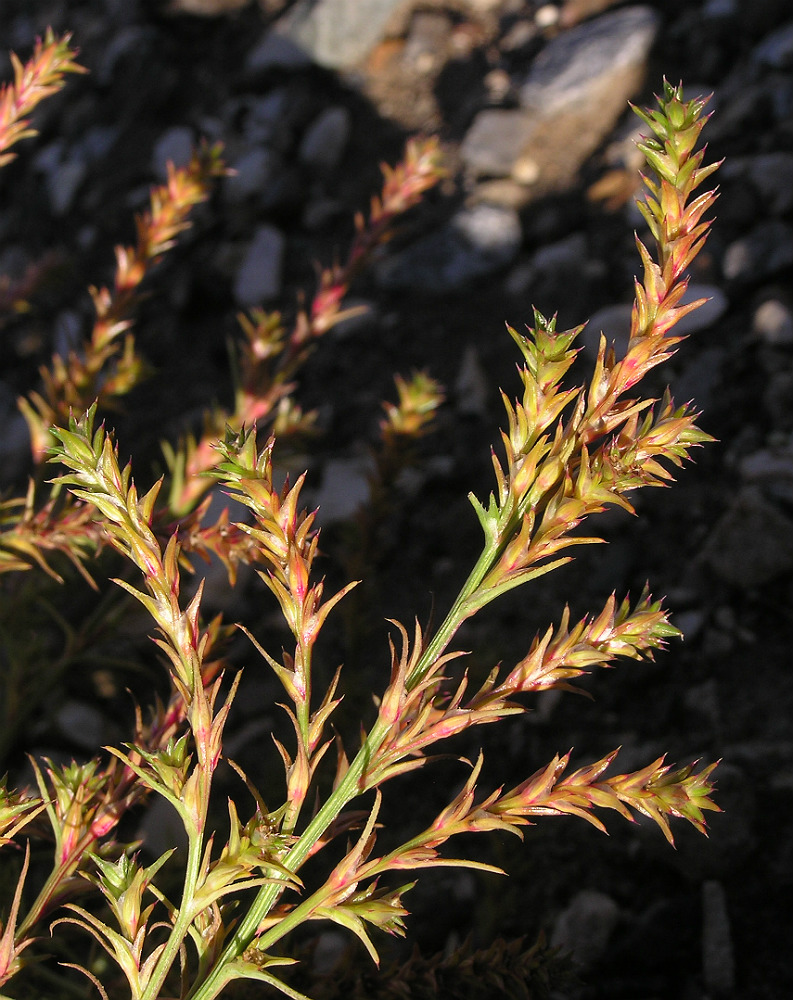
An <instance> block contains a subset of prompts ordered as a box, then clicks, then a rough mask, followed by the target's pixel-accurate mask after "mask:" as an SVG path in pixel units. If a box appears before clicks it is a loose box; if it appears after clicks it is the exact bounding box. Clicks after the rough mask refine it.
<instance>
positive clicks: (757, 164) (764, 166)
mask: <svg viewBox="0 0 793 1000" xmlns="http://www.w3.org/2000/svg"><path fill="white" fill-rule="evenodd" d="M720 172H721V174H722V178H721V179H722V180H723V181H726V180H735V181H736V182H737V183H739V184H747V183H748V184H750V185H751V186H752V187H753V188H754V190H755V191H756V192H757V193H758V195H759V196H760V200H761V202H762V204H763V208H764V209H765V210H766V211H767V212H768V213H769V214H770V215H784V214H785V213H786V212H788V211H790V209H791V207H793V153H789V152H786V151H782V150H778V151H776V152H773V153H757V154H756V155H754V156H743V157H738V158H735V159H732V160H730V161H728V162H727V163H725V164H724V167H723V168H722V170H721V171H720Z"/></svg>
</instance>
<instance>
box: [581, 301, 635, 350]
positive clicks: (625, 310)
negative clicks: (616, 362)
mask: <svg viewBox="0 0 793 1000" xmlns="http://www.w3.org/2000/svg"><path fill="white" fill-rule="evenodd" d="M632 308H633V307H632V306H631V304H630V303H627V302H621V303H618V304H617V305H613V306H604V307H603V308H602V309H598V310H597V312H596V313H594V314H593V315H592V317H591V318H590V320H589V322H588V323H587V325H586V326H585V327H584V330H583V332H582V333H581V336H580V342H581V344H582V345H583V348H584V350H585V351H586V353H587V354H588V355H589V357H590V358H596V357H597V353H598V350H599V348H600V335H601V333H602V334H603V336H604V337H605V338H606V343H607V344H609V345H611V344H612V343H613V344H614V352H615V354H616V356H617V357H618V358H621V357H623V355H624V354H625V352H626V351H627V350H628V341H629V340H630V336H631V310H632Z"/></svg>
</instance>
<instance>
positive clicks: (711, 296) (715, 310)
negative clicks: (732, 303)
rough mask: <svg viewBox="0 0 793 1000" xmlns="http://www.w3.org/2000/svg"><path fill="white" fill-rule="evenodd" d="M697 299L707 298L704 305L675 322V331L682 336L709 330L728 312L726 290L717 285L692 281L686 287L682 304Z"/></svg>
mask: <svg viewBox="0 0 793 1000" xmlns="http://www.w3.org/2000/svg"><path fill="white" fill-rule="evenodd" d="M697 299H705V300H706V301H705V302H704V304H703V305H701V306H700V307H699V308H698V309H695V310H694V311H693V312H690V313H689V314H688V315H687V316H683V318H682V319H680V320H678V321H677V323H676V324H675V329H674V332H675V334H679V335H681V336H688V334H691V333H696V332H697V331H698V330H707V329H708V327H711V326H713V325H714V324H715V323H718V321H719V320H720V319H721V317H722V316H723V315H724V314H725V313H726V312H727V307H728V306H729V301H728V299H727V296H726V295H725V294H724V292H723V291H722V290H721V289H720V288H718V287H717V286H716V285H701V284H697V283H692V284H690V285H689V286H688V288H687V289H686V291H685V293H684V295H683V297H682V298H681V300H680V304H681V305H688V304H689V303H690V302H696V301H697Z"/></svg>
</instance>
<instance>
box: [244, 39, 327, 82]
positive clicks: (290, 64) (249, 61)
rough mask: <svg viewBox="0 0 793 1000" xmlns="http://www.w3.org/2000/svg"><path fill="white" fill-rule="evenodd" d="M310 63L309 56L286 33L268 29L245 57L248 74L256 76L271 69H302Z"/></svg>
mask: <svg viewBox="0 0 793 1000" xmlns="http://www.w3.org/2000/svg"><path fill="white" fill-rule="evenodd" d="M310 65H311V58H310V57H309V55H308V53H307V52H306V50H305V49H303V48H301V46H300V45H298V44H297V43H296V42H294V41H293V40H292V39H291V38H289V37H288V36H287V35H283V34H279V33H278V32H276V31H268V32H267V34H266V35H265V36H264V38H263V39H262V40H261V41H260V42H259V44H258V45H256V46H255V47H254V48H252V49H251V50H250V52H249V53H248V55H247V56H246V58H245V70H246V72H247V74H248V75H249V76H258V75H260V74H263V73H268V72H269V71H270V70H273V69H290V70H295V69H303V68H304V67H306V66H310Z"/></svg>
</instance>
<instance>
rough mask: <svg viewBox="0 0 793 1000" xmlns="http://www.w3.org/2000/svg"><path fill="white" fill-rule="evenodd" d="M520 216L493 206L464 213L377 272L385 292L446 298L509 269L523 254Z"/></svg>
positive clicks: (384, 262)
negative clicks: (410, 290)
mask: <svg viewBox="0 0 793 1000" xmlns="http://www.w3.org/2000/svg"><path fill="white" fill-rule="evenodd" d="M521 239H522V232H521V226H520V219H519V218H518V214H517V212H515V211H513V210H512V209H509V208H501V207H498V206H495V205H485V204H482V205H475V206H474V207H473V208H466V209H462V210H461V211H460V212H458V213H457V214H456V215H455V216H454V217H453V218H452V219H451V220H450V222H448V223H447V224H446V225H445V226H443V227H441V229H439V230H436V231H435V232H433V233H430V234H429V235H428V236H425V237H423V238H422V239H419V240H417V241H416V242H415V243H413V244H411V245H410V246H408V247H406V248H405V249H404V250H403V251H401V252H400V253H397V254H395V255H394V256H392V257H388V258H386V259H385V260H384V261H382V263H381V264H380V265H379V266H378V268H377V270H376V278H377V281H378V282H379V283H380V285H381V286H382V287H384V288H389V289H399V288H416V289H421V290H422V291H428V292H437V293H440V294H442V293H444V292H449V291H454V290H455V289H457V288H461V287H462V286H463V285H465V284H466V283H467V282H469V281H472V280H474V279H476V278H481V277H484V276H485V275H488V274H492V273H494V272H495V271H498V270H500V269H501V268H503V267H505V266H506V265H508V264H509V263H510V262H511V261H513V260H514V259H515V256H516V254H517V252H518V250H519V248H520V244H521Z"/></svg>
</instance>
